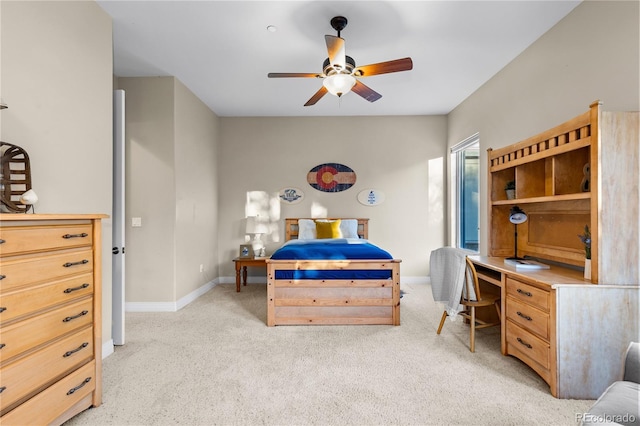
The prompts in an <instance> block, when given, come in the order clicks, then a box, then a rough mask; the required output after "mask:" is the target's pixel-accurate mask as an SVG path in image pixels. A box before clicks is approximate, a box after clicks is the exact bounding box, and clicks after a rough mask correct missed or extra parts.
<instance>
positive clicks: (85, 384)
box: [0, 361, 97, 426]
mask: <svg viewBox="0 0 640 426" xmlns="http://www.w3.org/2000/svg"><path fill="white" fill-rule="evenodd" d="M96 381H97V380H96V366H95V362H94V361H92V362H90V363H88V364H87V365H85V366H83V367H80V368H79V369H78V370H76V371H74V372H73V373H71V374H69V375H68V376H66V377H64V378H63V379H62V380H60V381H59V382H57V383H56V384H54V385H52V386H50V387H48V388H47V389H45V390H44V391H42V392H40V393H39V394H37V395H36V396H34V397H33V398H31V399H29V400H28V401H27V402H25V403H24V404H22V405H20V406H19V407H17V408H15V409H13V410H11V411H9V412H8V413H7V414H5V415H4V416H2V417H0V423H2V425H3V426H13V425H45V424H50V423H51V422H53V421H55V420H56V419H58V418H59V417H60V416H61V415H62V414H63V413H64V412H65V411H66V410H67V409H69V408H70V407H71V406H73V405H74V404H76V403H78V402H79V401H81V400H82V399H84V398H85V397H87V396H88V395H89V394H90V393H91V392H92V391H93V390H94V389H95V386H96ZM89 405H90V404H87V408H88V407H89Z"/></svg>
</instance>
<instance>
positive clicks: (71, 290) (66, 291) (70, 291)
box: [64, 283, 89, 293]
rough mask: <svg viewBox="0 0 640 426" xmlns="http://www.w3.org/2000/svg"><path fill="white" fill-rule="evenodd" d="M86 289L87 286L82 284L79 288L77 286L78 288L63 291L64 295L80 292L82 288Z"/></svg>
mask: <svg viewBox="0 0 640 426" xmlns="http://www.w3.org/2000/svg"><path fill="white" fill-rule="evenodd" d="M87 287H89V284H87V283H84V284H82V285H81V286H78V287H73V288H68V289H66V290H65V291H64V293H72V292H74V291H76V290H82V289H83V288H87Z"/></svg>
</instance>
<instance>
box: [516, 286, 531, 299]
mask: <svg viewBox="0 0 640 426" xmlns="http://www.w3.org/2000/svg"><path fill="white" fill-rule="evenodd" d="M517 291H518V293H520V294H523V295H525V296H527V297H531V296H533V294H531V293H530V292H528V291H524V290H523V289H521V288H519V289H518V290H517Z"/></svg>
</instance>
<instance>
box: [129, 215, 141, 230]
mask: <svg viewBox="0 0 640 426" xmlns="http://www.w3.org/2000/svg"><path fill="white" fill-rule="evenodd" d="M131 226H133V227H136V228H137V227H140V226H142V218H141V217H132V218H131Z"/></svg>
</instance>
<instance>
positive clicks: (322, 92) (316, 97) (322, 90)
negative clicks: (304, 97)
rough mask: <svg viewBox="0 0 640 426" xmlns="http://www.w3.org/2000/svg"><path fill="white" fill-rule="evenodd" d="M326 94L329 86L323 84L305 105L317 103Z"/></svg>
mask: <svg viewBox="0 0 640 426" xmlns="http://www.w3.org/2000/svg"><path fill="white" fill-rule="evenodd" d="M326 94H327V88H326V87H324V86H321V87H320V90H318V91H317V92H316V93H315V95H313V96H312V97H311V99H309V100H308V101H307V103H306V104H304V106H311V105H315V104H316V102H318V101H319V100H320V99H321V98H322V97H323V96H324V95H326Z"/></svg>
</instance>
